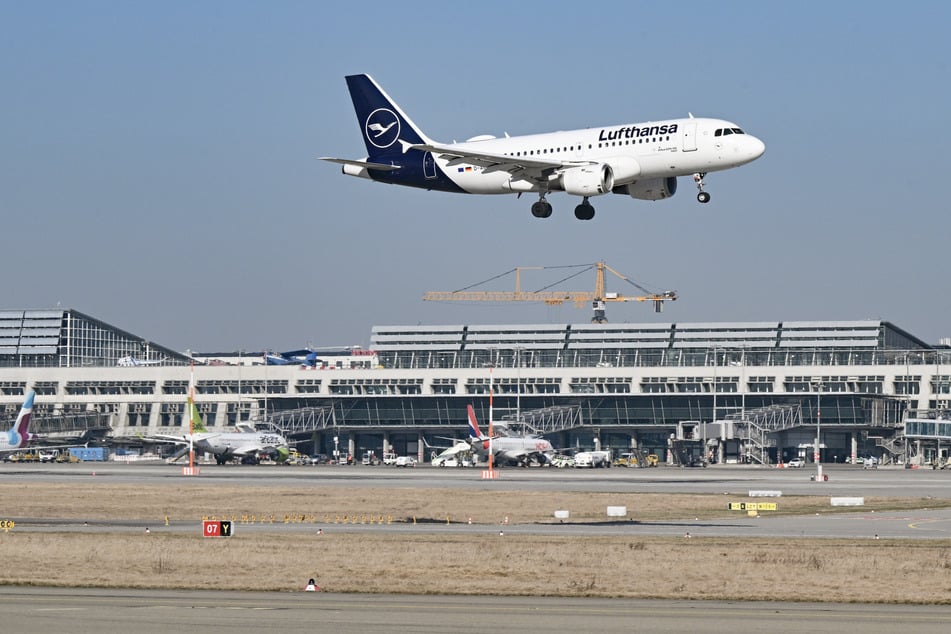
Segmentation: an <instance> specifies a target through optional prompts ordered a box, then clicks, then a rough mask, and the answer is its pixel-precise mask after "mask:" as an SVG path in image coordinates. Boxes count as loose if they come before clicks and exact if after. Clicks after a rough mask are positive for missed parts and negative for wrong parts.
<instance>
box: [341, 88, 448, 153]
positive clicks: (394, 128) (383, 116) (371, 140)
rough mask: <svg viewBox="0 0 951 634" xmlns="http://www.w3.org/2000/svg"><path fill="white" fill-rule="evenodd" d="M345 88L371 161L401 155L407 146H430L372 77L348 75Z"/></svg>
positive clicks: (430, 142)
mask: <svg viewBox="0 0 951 634" xmlns="http://www.w3.org/2000/svg"><path fill="white" fill-rule="evenodd" d="M347 87H348V88H349V89H350V98H351V99H352V100H353V109H354V110H356V113H357V122H358V123H359V124H360V129H361V131H362V132H363V141H364V142H365V143H366V146H367V157H368V158H369V159H370V161H374V160H380V159H381V158H382V157H386V156H393V155H394V154H397V155H401V154H403V153H404V152H406V149H407V148H408V147H409V146H410V145H421V144H427V145H432V141H431V140H430V139H428V138H427V137H426V135H425V134H423V133H422V131H420V129H419V128H417V127H416V124H414V123H413V122H412V121H411V120H410V118H409V117H407V116H406V114H405V113H404V112H403V111H402V110H401V109H400V107H399V106H398V105H396V102H394V101H393V100H392V99H390V96H389V95H387V94H386V93H385V92H384V91H383V89H382V88H380V85H379V84H377V83H376V82H375V81H373V78H372V77H370V76H369V75H348V76H347Z"/></svg>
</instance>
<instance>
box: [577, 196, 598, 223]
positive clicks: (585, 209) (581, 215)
mask: <svg viewBox="0 0 951 634" xmlns="http://www.w3.org/2000/svg"><path fill="white" fill-rule="evenodd" d="M575 218H577V219H578V220H591V219H592V218H594V207H592V206H591V203H589V202H588V197H587V196H585V199H584V201H582V203H581V204H580V205H578V206H577V207H575Z"/></svg>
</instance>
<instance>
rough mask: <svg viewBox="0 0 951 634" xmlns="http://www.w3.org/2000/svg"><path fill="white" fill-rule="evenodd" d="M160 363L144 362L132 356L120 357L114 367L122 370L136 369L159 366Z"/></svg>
mask: <svg viewBox="0 0 951 634" xmlns="http://www.w3.org/2000/svg"><path fill="white" fill-rule="evenodd" d="M161 363H162V361H144V360H142V359H139V358H138V357H133V356H132V355H129V356H127V357H120V358H119V359H118V360H117V361H116V365H118V366H121V367H124V368H131V367H138V366H143V365H160V364H161Z"/></svg>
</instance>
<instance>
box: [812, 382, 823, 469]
mask: <svg viewBox="0 0 951 634" xmlns="http://www.w3.org/2000/svg"><path fill="white" fill-rule="evenodd" d="M815 386H816V451H815V453H814V454H813V460H815V461H816V482H822V461H821V460H820V454H819V446H820V442H819V438H820V435H819V431H820V427H821V423H822V401H821V398H822V380H818V381H816V382H815Z"/></svg>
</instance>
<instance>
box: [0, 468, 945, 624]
mask: <svg viewBox="0 0 951 634" xmlns="http://www.w3.org/2000/svg"><path fill="white" fill-rule="evenodd" d="M825 471H826V473H827V474H828V475H829V480H828V481H825V482H815V481H814V480H812V479H811V476H812V475H813V473H814V471H812V470H810V469H795V470H793V469H785V470H778V469H757V468H750V467H731V466H723V467H711V468H707V469H677V468H657V469H623V468H614V469H605V470H593V471H591V470H557V469H506V470H503V471H502V477H501V479H499V480H496V481H485V480H482V478H481V473H480V470H475V469H434V468H430V467H419V468H415V469H396V468H389V467H383V466H379V467H363V466H351V467H346V466H343V467H331V466H325V465H320V466H318V467H305V466H296V467H280V466H257V467H252V466H246V467H238V466H234V467H232V466H225V467H217V466H212V465H208V466H204V467H202V472H201V475H200V476H199V477H198V478H185V477H183V476H182V475H181V468H180V467H176V466H169V465H125V464H113V463H105V464H91V463H84V464H79V465H56V464H53V465H34V464H30V465H14V464H2V465H0V481H7V482H9V481H16V482H18V483H24V484H29V483H31V482H69V483H76V482H77V481H80V482H81V481H82V480H83V479H86V478H97V479H105V480H107V481H109V482H114V483H124V484H135V485H139V486H142V487H143V488H148V487H164V486H172V485H182V484H186V486H187V483H189V482H200V483H201V484H202V485H208V484H211V485H212V486H214V485H215V484H222V485H229V486H233V485H236V484H238V485H240V484H246V485H252V484H253V485H257V486H265V487H267V486H274V487H278V486H280V487H301V488H314V487H355V486H356V487H440V488H450V489H458V490H460V491H461V492H465V491H475V490H480V491H481V490H498V491H501V492H505V491H551V492H557V491H566V490H567V491H581V492H585V491H590V492H602V493H603V492H609V493H616V494H617V495H618V498H619V502H620V503H628V504H629V505H630V506H631V510H632V513H631V517H630V518H628V519H626V520H622V521H617V522H592V523H572V522H570V521H569V522H567V523H564V524H556V523H548V524H546V523H534V524H513V525H509V526H506V527H505V531H506V534H513V535H518V534H524V535H576V536H586V535H624V536H628V537H631V536H638V535H643V536H654V535H661V536H683V535H684V534H685V533H687V532H689V533H690V534H691V537H692V538H695V539H700V540H702V539H703V538H705V537H722V536H736V537H782V536H788V537H839V538H855V539H875V536H876V535H877V536H878V537H880V538H881V539H892V538H901V539H947V538H951V509H931V510H918V511H912V512H907V511H903V512H899V511H896V512H877V513H876V512H868V511H861V510H858V511H856V512H848V513H829V514H820V515H815V516H795V517H769V516H760V517H748V516H746V515H745V514H736V515H731V516H730V517H728V518H721V519H711V520H691V519H689V518H688V519H685V520H681V521H670V522H652V521H639V520H638V519H637V518H636V495H637V494H638V493H648V492H649V493H671V494H673V493H708V494H716V495H722V496H723V498H724V505H726V503H727V501H732V500H734V499H736V498H746V496H748V495H749V494H750V492H751V491H774V492H781V493H782V494H783V495H818V496H829V497H832V496H846V497H849V496H859V497H861V496H876V497H897V498H901V497H915V498H922V497H925V498H927V497H931V498H935V499H942V500H944V499H947V498H948V497H951V486H949V485H951V473H949V472H945V471H931V470H910V469H878V470H863V469H861V468H860V467H851V466H838V467H836V466H832V467H826V468H825ZM769 499H777V498H769ZM778 500H779V501H780V502H781V500H782V498H778ZM5 506H6V508H4V509H3V512H4V513H6V514H8V515H9V514H11V513H10V512H11V511H13V510H15V506H13V505H11V504H9V503H7V504H6V505H5ZM14 514H15V513H14ZM151 528H152V531H153V533H161V532H163V531H174V532H178V531H194V522H181V523H176V522H172V523H171V524H170V525H169V526H167V527H166V526H153V527H151ZM21 530H22V531H24V532H63V531H77V532H79V531H82V532H98V531H101V532H104V533H106V532H113V533H114V532H117V531H120V532H121V531H131V532H140V531H141V530H142V526H141V521H136V522H122V521H109V522H92V523H90V524H89V525H85V524H80V523H78V522H76V521H75V520H61V521H57V520H50V519H42V520H37V521H35V522H31V521H30V520H29V519H25V520H23V522H22V524H18V526H17V531H18V532H19V531H21ZM314 530H315V527H314V525H313V524H293V523H292V524H274V525H264V526H262V525H256V526H248V525H238V526H236V531H238V532H239V533H243V532H275V531H278V532H288V533H294V532H299V531H307V532H313V531H314ZM326 530H327V531H345V532H353V533H361V532H381V531H390V532H394V533H400V532H403V533H406V532H427V533H435V534H440V533H445V534H447V535H449V534H451V535H459V534H460V533H464V534H473V535H474V536H476V537H477V536H478V535H480V534H488V533H492V534H494V533H497V532H498V530H499V527H498V526H486V525H482V526H478V525H473V526H469V525H466V524H461V523H454V524H452V525H444V524H419V525H413V524H407V523H394V524H366V525H363V524H346V525H343V524H341V525H333V526H327V527H326ZM476 541H477V540H475V539H474V540H473V543H475V542H476ZM408 590H410V591H412V589H411V588H409V589H408ZM0 622H3V623H4V629H5V630H7V629H8V630H10V631H16V632H46V631H50V630H63V629H66V630H68V631H71V632H77V633H78V634H85V633H92V632H102V631H121V630H130V631H132V630H134V631H136V632H140V633H149V632H167V631H169V630H173V629H179V628H201V629H202V630H208V629H225V628H226V629H254V630H257V629H268V630H270V629H280V630H282V631H286V632H304V631H308V632H309V631H313V630H315V629H316V630H318V631H319V630H331V629H333V630H335V631H340V632H365V631H368V630H370V629H374V630H381V629H385V630H386V631H390V632H404V631H405V632H410V631H412V632H445V631H448V630H452V631H456V632H485V631H496V632H503V633H504V632H520V633H521V632H536V631H580V632H584V631H591V630H593V629H599V630H607V631H616V630H621V629H622V628H625V629H630V628H632V627H633V628H635V629H637V630H638V631H662V632H691V633H693V632H697V631H704V632H713V633H716V632H736V631H751V630H761V629H768V630H769V631H771V632H777V633H779V634H784V633H792V632H801V631H814V632H833V631H835V632H838V631H840V630H841V629H842V628H843V627H859V628H861V630H862V631H863V632H866V633H871V634H876V633H878V632H882V633H885V632H889V633H890V632H893V631H895V629H896V628H899V629H902V630H909V631H915V632H923V633H930V632H946V631H948V628H949V626H951V608H949V607H948V606H903V605H860V604H828V603H823V604H810V603H776V602H769V603H748V602H722V601H710V602H699V601H670V600H627V599H623V600H622V599H618V600H614V599H586V598H581V599H575V598H570V599H569V598H546V597H541V598H539V597H497V596H479V597H460V596H417V595H386V596H382V595H335V594H331V593H316V594H311V593H303V592H293V593H254V592H226V591H222V592H218V591H202V592H194V591H189V592H176V591H167V590H127V589H119V590H116V589H102V590H99V589H83V588H78V589H73V588H43V587H7V588H4V590H3V592H2V593H0Z"/></svg>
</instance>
